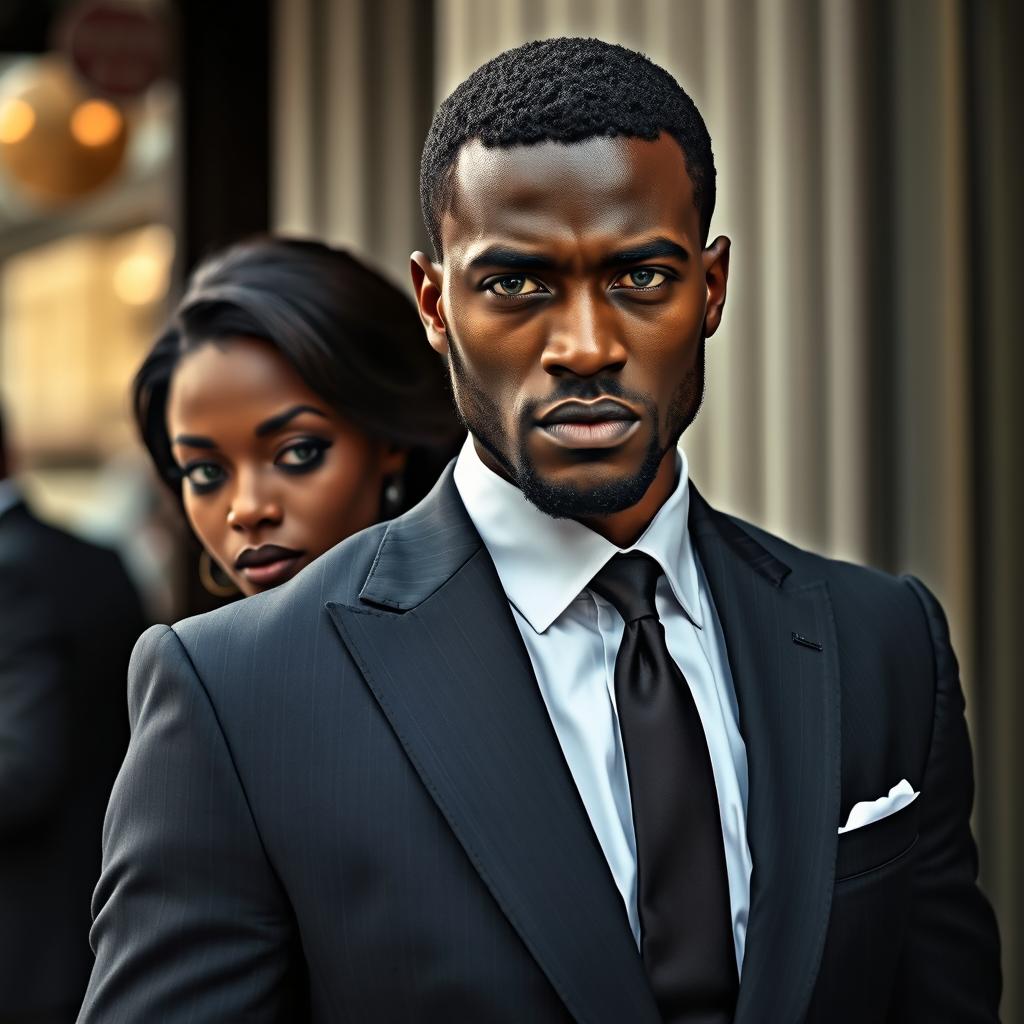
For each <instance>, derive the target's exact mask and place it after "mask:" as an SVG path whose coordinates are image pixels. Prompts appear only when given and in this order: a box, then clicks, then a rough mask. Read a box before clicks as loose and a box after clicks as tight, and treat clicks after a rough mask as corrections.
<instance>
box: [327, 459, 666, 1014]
mask: <svg viewBox="0 0 1024 1024" xmlns="http://www.w3.org/2000/svg"><path fill="white" fill-rule="evenodd" d="M425 506H426V507H425ZM360 596H361V598H362V599H363V604H362V605H361V606H360V607H347V606H344V605H337V604H331V605H329V606H328V607H329V609H330V613H331V616H332V618H333V621H334V623H335V625H336V627H337V629H338V631H339V633H340V634H341V637H342V639H343V640H344V642H345V644H346V646H347V647H348V649H349V650H350V651H351V652H352V655H353V657H354V658H355V659H356V662H357V664H358V665H359V667H360V670H361V671H362V674H363V675H364V677H365V679H366V682H367V684H368V685H369V687H370V689H371V690H372V691H373V693H374V695H375V697H376V699H377V701H378V703H379V704H380V707H381V709H382V710H383V712H384V714H385V715H386V716H387V717H388V719H389V720H390V722H391V725H392V727H393V729H394V731H395V734H396V735H397V737H398V739H399V740H400V742H401V743H402V745H403V747H404V748H405V751H406V753H407V755H408V756H409V759H410V760H411V762H412V764H413V765H414V767H415V769H416V771H417V772H418V774H419V775H420V777H421V779H422V780H423V783H424V785H425V786H426V788H427V790H428V791H429V793H430V795H431V796H432V797H433V799H434V800H435V802H436V803H437V805H438V807H439V808H440V810H441V811H442V813H443V814H444V816H445V818H446V819H447V821H448V823H449V825H450V826H451V829H452V831H453V832H454V833H455V835H456V837H457V838H458V840H459V842H460V843H461V844H462V846H463V847H464V849H465V850H466V853H467V854H468V855H469V858H470V860H471V861H472V863H473V865H474V867H475V868H476V870H477V871H478V872H479V874H480V876H481V878H482V879H483V881H484V882H485V883H486V885H487V886H488V888H489V889H490V891H491V893H492V894H493V896H494V898H495V900H496V901H497V903H498V905H499V906H500V907H501V910H502V911H503V912H504V913H505V915H506V917H507V918H508V919H509V921H510V922H511V923H512V925H513V926H514V927H515V929H516V931H517V932H518V933H519V935H520V937H521V938H522V940H523V942H524V943H525V945H526V946H527V948H528V949H529V950H530V952H531V954H532V955H533V957H534V958H535V959H536V960H537V962H538V964H539V965H540V967H541V968H542V969H543V970H544V972H545V973H546V974H547V976H548V978H549V980H550V981H551V984H552V985H553V987H554V988H555V990H556V991H557V992H558V993H559V995H560V997H561V998H562V1000H563V1001H564V1002H565V1004H566V1006H567V1007H568V1009H569V1010H570V1011H571V1013H572V1014H573V1016H574V1017H575V1018H576V1019H577V1020H579V1021H586V1022H589V1024H621V1022H622V1021H625V1020H628V1021H631V1022H634V1024H655V1022H656V1021H657V1020H658V1014H657V1009H656V1007H655V1004H654V1000H653V996H652V995H651V992H650V988H649V986H648V984H647V979H646V976H645V974H644V972H643V966H642V963H641V960H640V957H639V954H638V952H637V949H636V945H635V944H634V942H633V936H632V933H631V932H630V929H629V924H628V921H627V918H626V913H625V908H624V907H623V905H622V900H621V898H620V896H619V893H618V890H617V889H616V888H615V884H614V881H613V880H612V877H611V873H610V871H609V870H608V866H607V864H606V862H605V860H604V856H603V854H602V852H601V849H600V846H599V845H598V843H597V839H596V837H595V836H594V833H593V830H592V828H591V825H590V822H589V820H588V818H587V815H586V812H585V810H584V808H583V804H582V802H581V800H580V798H579V794H578V792H577V790H576V787H575V784H574V782H573V780H572V776H571V774H570V773H569V769H568V766H567V765H566V762H565V759H564V757H563V755H562V751H561V748H560V746H559V744H558V740H557V737H556V735H555V732H554V728H553V727H552V725H551V721H550V719H549V717H548V714H547V710H546V708H545V707H544V703H543V700H542V698H541V696H540V692H539V689H538V687H537V684H536V681H535V679H534V676H533V671H532V668H531V665H530V662H529V656H528V655H527V653H526V649H525V647H524V646H523V642H522V638H521V636H520V635H519V631H518V628H517V627H516V625H515V622H514V620H513V618H512V614H511V611H510V609H509V606H508V601H507V599H506V597H505V594H504V592H503V590H502V589H501V584H500V582H499V580H498V577H497V573H496V572H495V569H494V566H493V564H492V562H491V560H490V558H489V556H488V555H487V552H486V550H485V549H484V547H483V545H482V543H481V541H480V539H479V536H478V535H477V533H476V531H475V529H474V528H473V526H472V523H471V522H470V520H469V517H468V515H467V514H466V511H465V509H464V507H463V506H462V502H461V500H460V499H459V497H458V493H457V491H456V489H455V486H454V483H453V482H452V480H451V474H450V471H449V473H448V474H446V476H445V477H444V478H442V481H441V484H440V485H439V487H438V489H437V490H436V491H435V492H434V494H433V495H432V496H431V498H430V499H428V501H427V502H426V503H424V505H421V506H420V510H417V512H416V513H414V514H412V515H410V516H408V517H404V518H403V519H402V520H398V521H396V523H394V524H392V526H391V528H389V530H388V532H387V534H386V535H385V538H384V540H383V541H382V543H381V547H380V550H379V552H378V555H377V559H376V561H375V563H374V566H373V569H372V570H371V573H370V576H369V578H368V579H367V581H366V584H365V585H364V587H363V591H362V593H361V595H360ZM371 604H372V605H373V606H375V607H371ZM382 609H395V610H382ZM398 609H401V611H398Z"/></svg>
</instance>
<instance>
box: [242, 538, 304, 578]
mask: <svg viewBox="0 0 1024 1024" xmlns="http://www.w3.org/2000/svg"><path fill="white" fill-rule="evenodd" d="M304 554H305V552H304V551H296V550H294V549H293V548H283V547H281V546H280V545H278V544H263V545H261V546H260V547H258V548H246V549H245V550H244V551H242V552H241V553H240V554H239V555H238V557H237V558H236V559H235V568H236V569H238V571H239V572H241V573H242V574H243V575H244V576H245V578H246V579H247V580H249V582H250V583H254V584H256V586H259V587H267V586H276V585H277V584H278V583H283V582H284V581H285V580H286V579H288V578H289V577H290V576H291V575H292V574H293V573H294V571H295V566H296V564H297V563H298V561H299V559H300V558H302V556H303V555H304Z"/></svg>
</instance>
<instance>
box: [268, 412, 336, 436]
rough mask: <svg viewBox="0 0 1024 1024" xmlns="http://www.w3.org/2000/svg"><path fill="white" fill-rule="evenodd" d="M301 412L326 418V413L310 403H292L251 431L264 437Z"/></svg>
mask: <svg viewBox="0 0 1024 1024" xmlns="http://www.w3.org/2000/svg"><path fill="white" fill-rule="evenodd" d="M303 412H310V413H312V414H313V415H314V416H322V417H323V418H324V419H327V413H325V412H321V411H320V410H319V409H316V408H314V407H313V406H312V405H293V406H292V407H291V408H290V409H285V411H284V412H279V413H278V414H277V415H276V416H271V417H270V418H269V419H266V420H264V421H263V422H262V423H261V424H260V425H259V426H258V427H257V428H256V429H255V431H253V433H255V435H256V436H257V437H266V436H267V434H273V433H274V431H275V430H280V429H281V428H282V427H283V426H284V425H285V424H286V423H287V422H288V421H289V420H293V419H295V417H296V416H298V415H299V414H300V413H303Z"/></svg>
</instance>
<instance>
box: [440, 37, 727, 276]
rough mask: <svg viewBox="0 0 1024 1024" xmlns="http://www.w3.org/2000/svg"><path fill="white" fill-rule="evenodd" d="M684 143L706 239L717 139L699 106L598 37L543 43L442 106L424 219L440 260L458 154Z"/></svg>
mask: <svg viewBox="0 0 1024 1024" xmlns="http://www.w3.org/2000/svg"><path fill="white" fill-rule="evenodd" d="M663 131H664V132H668V134H669V135H671V136H672V138H674V139H675V140H676V142H678V143H679V146H680V148H681V149H682V151H683V156H684V158H685V160H686V168H687V170H688V171H689V174H690V180H691V182H692V183H693V200H694V204H695V205H696V207H697V209H698V211H699V212H700V229H701V242H702V243H704V242H706V241H707V236H708V231H709V229H710V226H711V214H712V211H713V210H714V208H715V160H714V156H713V154H712V152H711V137H710V136H709V135H708V130H707V128H706V127H705V125H704V119H703V118H702V117H701V116H700V111H698V110H697V107H696V105H695V104H694V102H693V100H691V99H690V97H689V96H688V95H687V94H686V92H685V91H684V90H683V88H682V87H681V86H680V85H679V83H678V82H677V81H676V80H675V79H674V78H673V77H672V76H671V75H670V74H669V73H668V72H667V71H666V70H665V69H664V68H662V67H659V66H658V65H657V64H655V63H654V62H653V61H650V60H648V59H647V57H645V56H644V55H643V54H641V53H637V52H635V51H634V50H627V49H626V48H625V47H623V46H616V45H614V44H612V43H606V42H603V41H602V40H600V39H570V38H560V39H544V40H541V41H539V42H532V43H526V44H525V45H523V46H518V47H516V48H515V49H514V50H506V51H505V52H504V53H499V54H498V56H497V57H495V58H493V59H492V60H489V61H488V62H487V63H486V64H482V65H481V66H480V67H478V68H477V69H476V71H474V72H473V73H472V74H471V75H470V76H469V78H467V79H466V80H465V81H464V82H462V84H461V85H459V86H458V87H457V88H456V89H455V91H454V92H453V93H452V94H451V95H450V96H449V97H448V98H447V99H446V100H445V101H444V102H443V103H442V104H441V106H440V107H439V108H438V110H437V113H435V114H434V120H433V122H432V123H431V125H430V131H429V133H428V134H427V141H426V142H425V143H424V146H423V158H422V160H421V162H420V204H421V206H422V208H423V220H424V222H425V224H426V226H427V232H428V234H429V235H430V241H431V244H432V245H433V247H434V256H435V258H436V259H441V257H442V255H443V252H442V246H441V230H440V224H441V215H442V214H443V213H444V211H445V210H446V209H448V208H449V206H450V204H451V201H452V197H453V195H452V185H453V182H452V178H453V169H454V165H455V160H456V157H457V156H458V152H459V150H460V149H461V148H462V146H463V145H464V144H465V143H467V142H469V141H470V140H471V139H479V140H480V141H481V142H482V143H483V144H484V145H485V146H488V147H508V146H518V145H529V144H530V143H534V142H543V141H554V142H566V143H568V142H581V141H583V140H584V139H590V138H594V137H595V136H602V135H605V136H614V135H623V136H627V137H631V138H639V139H652V140H653V139H656V138H657V137H658V135H659V133H660V132H663Z"/></svg>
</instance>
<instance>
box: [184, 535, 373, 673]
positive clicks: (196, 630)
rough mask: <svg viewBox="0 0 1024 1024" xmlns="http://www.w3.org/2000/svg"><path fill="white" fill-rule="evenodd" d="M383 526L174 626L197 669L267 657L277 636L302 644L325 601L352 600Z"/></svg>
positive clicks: (319, 621)
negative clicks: (275, 582) (275, 583)
mask: <svg viewBox="0 0 1024 1024" xmlns="http://www.w3.org/2000/svg"><path fill="white" fill-rule="evenodd" d="M385 528H386V524H377V525H375V526H371V527H369V528H368V529H366V530H362V531H361V532H360V533H357V534H355V535H353V536H352V537H349V538H347V539H346V540H343V541H342V542H341V543H340V544H337V545H335V547H333V548H331V549H330V550H329V551H327V552H325V553H324V554H323V555H321V556H320V557H319V558H318V559H316V561H314V562H312V563H311V564H310V565H308V566H306V568H304V569H303V570H302V572H300V573H299V574H298V575H297V576H295V577H294V578H293V579H291V580H289V581H288V582H287V583H283V584H281V586H279V587H275V588H274V589H273V590H268V591H265V592H264V593H262V594H256V595H254V596H252V597H246V598H243V599H241V600H238V601H235V602H233V603H232V604H229V605H225V606H224V607H223V608H217V609H215V610H214V611H211V612H206V613H204V614H202V615H194V616H192V617H191V618H187V619H182V620H181V621H179V622H176V623H175V624H174V626H173V629H174V631H175V633H177V635H178V637H179V638H180V639H181V642H182V644H183V645H184V646H185V649H186V650H187V651H188V652H189V655H190V656H191V657H192V658H193V659H194V660H195V661H196V664H197V667H200V665H205V664H209V663H210V661H211V659H212V658H219V659H223V658H224V657H231V658H232V659H233V660H234V659H235V658H237V657H241V656H244V657H245V658H246V659H247V660H248V659H250V658H252V657H257V658H259V657H262V656H267V655H270V656H272V655H273V653H274V651H275V650H276V649H277V648H278V647H279V646H280V644H281V638H282V636H288V637H291V638H292V642H293V643H302V642H304V638H307V637H309V636H311V635H312V633H313V632H315V630H316V629H317V628H319V627H320V625H321V624H322V623H323V621H324V616H325V614H326V612H325V607H326V605H327V604H328V602H336V603H339V604H356V603H358V600H359V591H360V590H361V589H362V586H363V583H364V582H365V581H366V577H367V576H368V575H369V573H370V568H371V566H372V565H373V560H374V558H375V557H376V554H377V550H378V548H379V547H380V542H381V539H382V538H383V535H384V531H385Z"/></svg>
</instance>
